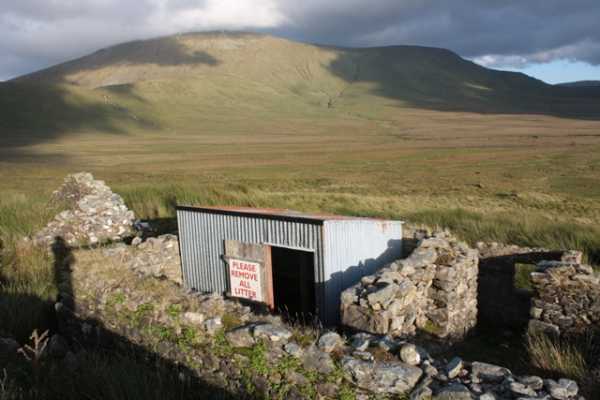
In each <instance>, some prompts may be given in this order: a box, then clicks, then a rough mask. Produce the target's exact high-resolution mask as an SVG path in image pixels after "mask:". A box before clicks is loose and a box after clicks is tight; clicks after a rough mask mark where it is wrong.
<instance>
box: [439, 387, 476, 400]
mask: <svg viewBox="0 0 600 400" xmlns="http://www.w3.org/2000/svg"><path fill="white" fill-rule="evenodd" d="M473 399H474V397H473V395H472V394H471V392H470V391H469V389H467V387H466V386H465V385H462V384H460V383H453V384H451V385H448V386H446V387H444V388H442V389H441V390H440V391H439V392H438V393H436V394H435V396H433V400H473Z"/></svg>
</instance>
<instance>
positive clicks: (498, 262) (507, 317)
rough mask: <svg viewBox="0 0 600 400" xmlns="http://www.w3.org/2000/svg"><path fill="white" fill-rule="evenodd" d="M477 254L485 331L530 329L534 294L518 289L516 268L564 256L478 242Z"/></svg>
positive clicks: (480, 305) (480, 319)
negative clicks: (530, 313)
mask: <svg viewBox="0 0 600 400" xmlns="http://www.w3.org/2000/svg"><path fill="white" fill-rule="evenodd" d="M477 250H478V251H479V282H478V283H479V285H478V288H479V289H478V292H479V294H478V297H477V303H478V307H479V316H478V319H479V323H480V324H481V325H482V326H484V327H486V328H496V327H497V328H506V327H510V328H521V327H525V326H527V323H528V322H529V308H530V305H531V296H532V294H531V292H529V291H526V290H522V289H518V288H516V287H515V274H516V265H517V264H529V265H535V264H537V263H538V262H540V261H542V260H560V259H561V257H562V255H563V253H564V252H562V251H551V250H547V249H542V248H530V247H519V246H514V245H503V244H499V243H493V242H492V243H483V242H479V243H477Z"/></svg>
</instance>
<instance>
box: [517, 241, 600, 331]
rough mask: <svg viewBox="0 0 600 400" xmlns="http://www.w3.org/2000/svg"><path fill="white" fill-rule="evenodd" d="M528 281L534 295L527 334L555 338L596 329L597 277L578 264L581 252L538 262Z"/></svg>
mask: <svg viewBox="0 0 600 400" xmlns="http://www.w3.org/2000/svg"><path fill="white" fill-rule="evenodd" d="M531 281H532V284H533V287H534V290H535V294H534V297H533V299H532V307H531V318H532V319H531V320H530V321H529V332H532V333H539V332H543V333H549V334H552V335H555V336H559V335H563V334H573V333H575V334H577V333H583V332H585V331H586V330H588V329H591V328H596V329H597V328H600V277H599V276H598V274H596V273H595V272H594V270H593V269H592V267H590V266H589V265H585V264H583V263H582V262H581V253H579V252H567V253H565V254H564V255H563V257H562V260H561V261H541V262H540V263H538V264H537V271H536V272H532V273H531Z"/></svg>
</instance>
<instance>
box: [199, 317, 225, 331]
mask: <svg viewBox="0 0 600 400" xmlns="http://www.w3.org/2000/svg"><path fill="white" fill-rule="evenodd" d="M203 325H204V329H205V330H206V333H208V334H209V335H214V334H215V333H217V331H218V330H219V329H221V328H222V327H223V322H222V321H221V317H215V318H211V319H207V320H206V321H204V324H203Z"/></svg>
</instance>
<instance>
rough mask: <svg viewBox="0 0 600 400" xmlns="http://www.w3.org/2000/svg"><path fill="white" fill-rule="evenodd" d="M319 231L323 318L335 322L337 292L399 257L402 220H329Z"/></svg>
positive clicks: (338, 304)
mask: <svg viewBox="0 0 600 400" xmlns="http://www.w3.org/2000/svg"><path fill="white" fill-rule="evenodd" d="M323 231H324V236H325V237H324V250H323V252H324V256H325V262H324V265H325V275H326V276H327V277H328V279H327V280H326V283H325V290H324V291H325V296H326V298H327V299H328V301H327V303H328V307H327V318H326V319H327V320H328V321H331V322H333V323H337V322H338V321H337V320H338V319H339V306H340V294H341V292H342V291H343V290H344V289H346V288H348V287H350V286H352V285H354V284H355V283H357V282H358V281H359V280H360V278H362V277H363V276H365V275H371V274H373V273H374V272H375V271H377V270H378V269H380V268H382V267H383V266H385V265H386V264H389V263H390V262H392V261H394V260H396V259H398V258H400V257H401V256H402V222H400V221H377V220H358V219H357V220H329V221H325V223H324V229H323Z"/></svg>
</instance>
